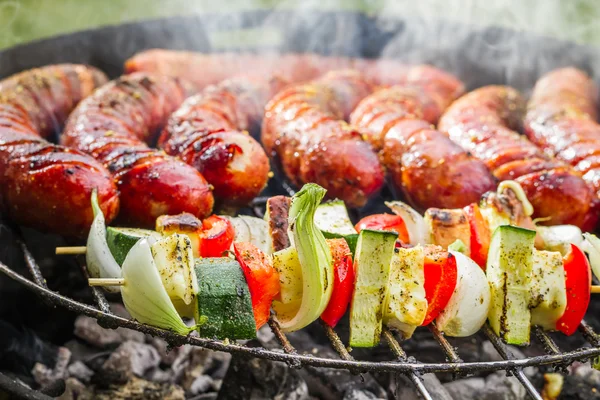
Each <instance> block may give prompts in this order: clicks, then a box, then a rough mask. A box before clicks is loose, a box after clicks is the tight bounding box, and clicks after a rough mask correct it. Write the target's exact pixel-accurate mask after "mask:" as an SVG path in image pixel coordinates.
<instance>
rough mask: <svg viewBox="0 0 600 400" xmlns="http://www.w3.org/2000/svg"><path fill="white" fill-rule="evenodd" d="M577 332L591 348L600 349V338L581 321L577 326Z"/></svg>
mask: <svg viewBox="0 0 600 400" xmlns="http://www.w3.org/2000/svg"><path fill="white" fill-rule="evenodd" d="M579 331H580V332H581V333H582V334H583V336H584V337H585V339H586V340H587V341H588V342H590V343H591V344H592V345H593V346H596V347H600V336H599V335H598V334H597V333H596V332H594V330H593V329H592V327H591V326H590V325H589V324H588V323H587V322H585V321H581V324H580V325H579Z"/></svg>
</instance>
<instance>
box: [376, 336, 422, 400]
mask: <svg viewBox="0 0 600 400" xmlns="http://www.w3.org/2000/svg"><path fill="white" fill-rule="evenodd" d="M383 337H384V338H385V340H386V342H387V343H388V346H389V347H390V350H392V353H394V355H395V356H396V358H397V359H398V360H399V361H401V362H407V361H408V357H407V355H406V352H405V351H404V349H403V348H402V347H401V346H400V343H398V341H397V340H396V338H395V337H394V334H393V333H392V332H391V331H390V330H389V329H387V328H384V329H383ZM407 375H408V379H410V381H411V382H412V383H413V384H414V385H415V387H416V388H417V390H418V391H419V393H420V394H421V396H423V398H424V399H425V400H433V397H431V395H430V394H429V392H428V391H427V388H426V387H425V385H424V384H423V381H422V380H421V377H419V375H417V373H416V372H415V371H412V372H410V373H408V374H407Z"/></svg>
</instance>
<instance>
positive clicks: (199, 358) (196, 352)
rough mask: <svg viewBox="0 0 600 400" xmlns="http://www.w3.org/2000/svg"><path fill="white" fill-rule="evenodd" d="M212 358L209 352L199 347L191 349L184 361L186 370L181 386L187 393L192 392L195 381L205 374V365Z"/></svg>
mask: <svg viewBox="0 0 600 400" xmlns="http://www.w3.org/2000/svg"><path fill="white" fill-rule="evenodd" d="M210 357H211V351H209V350H206V349H201V348H197V347H194V348H192V349H190V351H189V352H188V355H187V357H186V359H185V361H184V362H185V369H184V371H183V376H182V379H181V386H182V387H183V389H184V390H185V391H186V392H190V391H191V388H192V384H193V383H194V381H196V379H197V378H199V377H201V376H202V375H203V374H204V369H205V365H206V363H207V362H208V361H209V358H210Z"/></svg>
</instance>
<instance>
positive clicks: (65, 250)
mask: <svg viewBox="0 0 600 400" xmlns="http://www.w3.org/2000/svg"><path fill="white" fill-rule="evenodd" d="M85 249H86V247H85V246H70V247H68V246H66V247H57V248H56V254H63V255H78V254H85ZM105 281H110V282H107V283H105ZM88 282H89V285H90V286H123V285H124V281H123V280H122V279H100V278H90V279H88ZM591 293H596V294H597V293H600V285H592V286H591Z"/></svg>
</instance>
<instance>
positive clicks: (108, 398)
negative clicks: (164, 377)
mask: <svg viewBox="0 0 600 400" xmlns="http://www.w3.org/2000/svg"><path fill="white" fill-rule="evenodd" d="M88 399H90V400H91V399H95V400H120V399H123V400H125V399H127V400H184V399H185V393H184V391H183V389H182V388H181V387H179V386H177V385H174V384H171V383H155V382H150V381H147V380H145V379H141V378H136V377H133V378H131V379H130V380H129V381H127V383H126V384H125V385H120V384H117V385H110V386H109V387H107V388H96V390H95V392H94V394H93V396H92V397H89V398H80V399H79V400H88Z"/></svg>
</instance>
